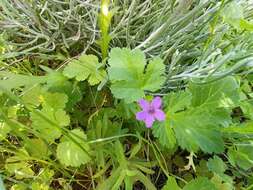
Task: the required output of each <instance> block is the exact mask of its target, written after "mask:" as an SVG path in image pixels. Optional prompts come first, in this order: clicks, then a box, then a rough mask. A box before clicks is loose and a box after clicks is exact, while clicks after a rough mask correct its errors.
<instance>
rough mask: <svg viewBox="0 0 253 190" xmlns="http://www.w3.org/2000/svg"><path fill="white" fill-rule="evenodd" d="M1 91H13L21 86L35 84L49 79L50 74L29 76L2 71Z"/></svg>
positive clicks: (0, 74)
mask: <svg viewBox="0 0 253 190" xmlns="http://www.w3.org/2000/svg"><path fill="white" fill-rule="evenodd" d="M0 78H1V79H2V80H0V91H9V92H10V91H11V90H13V89H17V88H19V87H21V86H26V87H27V86H34V85H37V84H41V83H45V82H47V81H48V76H28V75H19V74H13V73H10V72H5V71H0Z"/></svg>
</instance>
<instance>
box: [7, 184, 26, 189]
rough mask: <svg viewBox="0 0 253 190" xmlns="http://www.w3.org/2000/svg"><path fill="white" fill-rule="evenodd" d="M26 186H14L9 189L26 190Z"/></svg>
mask: <svg viewBox="0 0 253 190" xmlns="http://www.w3.org/2000/svg"><path fill="white" fill-rule="evenodd" d="M27 189H28V185H26V184H15V185H13V186H12V187H11V190H27Z"/></svg>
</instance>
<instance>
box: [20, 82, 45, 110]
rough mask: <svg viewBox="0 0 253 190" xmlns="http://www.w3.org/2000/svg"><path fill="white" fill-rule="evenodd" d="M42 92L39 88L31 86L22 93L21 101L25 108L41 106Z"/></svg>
mask: <svg viewBox="0 0 253 190" xmlns="http://www.w3.org/2000/svg"><path fill="white" fill-rule="evenodd" d="M43 93H44V90H43V89H42V87H41V86H39V85H37V86H33V87H30V88H28V89H26V90H25V91H24V92H23V96H22V100H23V102H24V104H25V105H26V106H32V107H37V106H39V105H40V104H41V96H42V94H43Z"/></svg>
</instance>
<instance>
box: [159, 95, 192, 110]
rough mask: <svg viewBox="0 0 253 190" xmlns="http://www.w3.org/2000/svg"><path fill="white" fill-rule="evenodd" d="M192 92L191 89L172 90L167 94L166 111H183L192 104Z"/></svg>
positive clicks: (165, 100)
mask: <svg viewBox="0 0 253 190" xmlns="http://www.w3.org/2000/svg"><path fill="white" fill-rule="evenodd" d="M191 99H192V94H191V93H190V92H189V91H179V92H172V93H169V94H168V95H166V96H165V98H164V100H163V103H164V104H165V105H164V107H165V109H166V112H169V113H175V112H177V111H183V110H185V109H186V108H188V107H189V106H190V105H191Z"/></svg>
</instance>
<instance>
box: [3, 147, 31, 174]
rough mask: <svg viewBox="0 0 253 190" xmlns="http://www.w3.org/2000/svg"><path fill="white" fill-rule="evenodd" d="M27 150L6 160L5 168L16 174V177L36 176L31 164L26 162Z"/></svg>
mask: <svg viewBox="0 0 253 190" xmlns="http://www.w3.org/2000/svg"><path fill="white" fill-rule="evenodd" d="M28 156H29V155H28V154H27V152H25V151H24V150H21V151H20V152H18V153H17V154H16V155H15V156H12V157H9V158H8V159H7V160H6V162H5V169H6V171H8V172H9V173H10V174H15V177H16V179H23V178H31V177H33V176H34V172H33V170H32V169H31V168H30V165H29V164H28V163H26V160H27V158H28Z"/></svg>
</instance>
